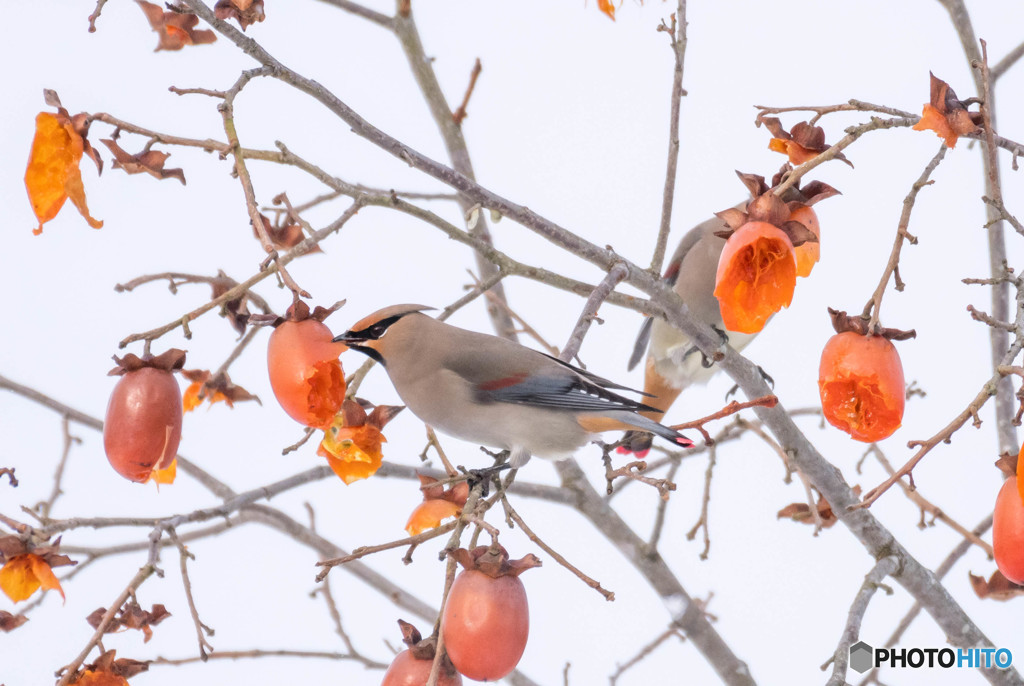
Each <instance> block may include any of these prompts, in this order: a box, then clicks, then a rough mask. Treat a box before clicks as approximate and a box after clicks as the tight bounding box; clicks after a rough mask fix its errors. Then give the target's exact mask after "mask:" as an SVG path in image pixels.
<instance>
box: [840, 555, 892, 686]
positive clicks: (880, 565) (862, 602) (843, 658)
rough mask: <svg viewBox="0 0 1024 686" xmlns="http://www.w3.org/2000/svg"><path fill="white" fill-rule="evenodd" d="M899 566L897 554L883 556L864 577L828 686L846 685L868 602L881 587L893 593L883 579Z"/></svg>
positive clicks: (847, 621)
mask: <svg viewBox="0 0 1024 686" xmlns="http://www.w3.org/2000/svg"><path fill="white" fill-rule="evenodd" d="M899 566H900V561H899V560H898V559H896V557H895V556H893V555H890V556H888V557H883V558H882V559H881V560H879V561H878V562H877V563H876V564H875V566H874V567H872V568H871V571H870V572H868V573H867V576H865V577H864V583H863V584H862V585H861V587H860V590H859V591H857V595H856V597H855V598H854V599H853V604H852V605H850V613H849V615H848V616H847V618H846V627H845V628H844V629H843V634H842V636H841V637H840V639H839V645H838V646H837V647H836V652H835V655H834V656H833V658H832V660H831V662H832V676H831V677H829V680H828V684H827V686H844V685H845V684H846V668H847V667H848V666H849V662H850V646H852V645H853V644H854V643H855V642H856V641H857V638H858V636H860V627H861V624H862V623H863V622H864V613H866V612H867V610H868V603H870V602H871V597H872V596H873V595H874V594H875V591H877V590H878V589H879V588H884V589H885V590H886V592H887V593H889V594H890V595H891V594H892V589H889V588H888V587H886V586H883V585H882V580H883V579H885V577H887V576H892V575H894V574H895V573H896V571H897V570H898V569H899ZM827 666H828V663H827V662H826V663H825V664H824V665H822V666H821V669H822V671H824V670H825V668H826V667H827Z"/></svg>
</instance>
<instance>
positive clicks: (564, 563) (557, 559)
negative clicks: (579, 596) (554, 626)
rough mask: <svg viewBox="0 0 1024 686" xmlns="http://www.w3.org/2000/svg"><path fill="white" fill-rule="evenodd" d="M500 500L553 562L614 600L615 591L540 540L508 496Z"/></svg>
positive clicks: (521, 527) (510, 514) (517, 523)
mask: <svg viewBox="0 0 1024 686" xmlns="http://www.w3.org/2000/svg"><path fill="white" fill-rule="evenodd" d="M501 502H502V505H504V507H505V512H506V514H507V515H508V516H509V517H510V518H511V519H512V521H513V522H515V523H516V525H517V526H518V527H519V528H520V529H522V531H523V533H524V534H526V537H527V538H529V539H530V540H531V541H533V542H534V543H536V544H537V545H538V546H539V547H540V549H541V550H543V551H544V552H545V553H547V554H548V555H550V556H551V557H553V558H554V559H555V562H557V563H558V564H560V565H562V566H563V567H565V568H566V569H568V570H569V571H570V572H572V573H573V574H574V575H575V576H576V577H577V578H578V579H579V580H580V581H582V582H583V583H585V584H586V585H587V586H589V587H590V588H592V589H594V590H595V591H597V592H598V593H600V594H601V595H603V596H604V599H605V600H608V601H612V600H615V593H614V592H613V591H609V590H607V589H606V588H604V587H603V586H602V585H601V582H600V581H597V580H596V579H593V578H591V577H590V576H588V575H587V574H584V573H583V572H582V571H581V570H580V569H579V567H577V566H576V565H574V564H572V563H571V562H569V561H568V560H566V559H565V557H564V556H562V555H561V554H560V553H558V551H556V550H555V549H554V548H552V547H551V546H549V545H548V544H547V543H545V542H544V541H542V540H541V538H540V537H539V536H538V535H537V534H536V533H534V531H533V529H531V528H530V527H529V526H527V525H526V522H524V521H523V518H522V517H521V516H520V515H519V513H518V512H516V510H515V508H513V507H512V505H511V504H510V503H509V502H508V498H506V497H505V496H504V495H502V497H501Z"/></svg>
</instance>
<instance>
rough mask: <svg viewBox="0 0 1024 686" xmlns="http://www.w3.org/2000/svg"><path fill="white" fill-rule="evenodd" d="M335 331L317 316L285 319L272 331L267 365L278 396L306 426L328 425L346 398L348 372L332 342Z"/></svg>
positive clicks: (275, 393) (293, 417) (295, 417)
mask: <svg viewBox="0 0 1024 686" xmlns="http://www.w3.org/2000/svg"><path fill="white" fill-rule="evenodd" d="M333 337H334V334H332V333H331V330H330V329H328V328H327V326H325V325H324V324H323V323H322V322H318V321H316V320H315V319H303V320H302V321H291V320H288V321H285V322H282V323H281V324H280V325H279V326H278V327H277V328H276V329H274V333H272V334H271V335H270V342H269V343H268V345H267V366H268V368H269V372H270V386H271V388H273V389H274V396H275V397H276V398H277V402H279V403H280V404H281V407H283V408H284V411H285V412H287V413H288V415H289V416H290V417H291V418H292V419H294V420H295V421H297V422H299V423H300V424H304V425H306V426H311V427H313V428H315V429H326V428H328V427H330V426H331V422H332V421H333V420H334V415H335V414H336V413H337V412H338V410H339V409H341V404H342V403H343V402H344V401H345V374H344V372H342V369H341V362H340V361H339V360H338V356H339V355H340V354H341V353H342V352H343V351H344V350H345V346H344V345H343V344H341V343H332V342H331V339H332V338H333Z"/></svg>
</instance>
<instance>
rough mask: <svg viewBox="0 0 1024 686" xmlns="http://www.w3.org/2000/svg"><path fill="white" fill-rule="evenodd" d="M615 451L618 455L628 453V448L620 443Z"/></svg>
mask: <svg viewBox="0 0 1024 686" xmlns="http://www.w3.org/2000/svg"><path fill="white" fill-rule="evenodd" d="M615 452H616V453H618V454H619V455H628V454H629V452H630V450H629V448H627V447H626V446H624V445H620V446H619V447H618V448H616V449H615Z"/></svg>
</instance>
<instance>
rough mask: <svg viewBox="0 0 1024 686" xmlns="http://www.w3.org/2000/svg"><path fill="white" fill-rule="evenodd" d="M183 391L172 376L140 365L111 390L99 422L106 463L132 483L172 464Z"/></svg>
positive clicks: (125, 375) (175, 449)
mask: <svg viewBox="0 0 1024 686" xmlns="http://www.w3.org/2000/svg"><path fill="white" fill-rule="evenodd" d="M181 418H182V404H181V389H180V388H179V387H178V382H177V380H176V379H175V378H174V375H173V374H171V372H169V371H165V370H163V369H156V368H153V367H142V368H141V369H137V370H135V371H131V372H127V373H126V374H124V376H122V377H121V379H120V380H119V381H118V382H117V385H116V386H114V391H113V393H111V395H110V401H109V402H108V403H107V416H106V420H105V421H104V423H103V447H104V449H105V450H106V453H107V459H108V460H109V461H110V465H111V466H112V467H113V468H114V469H115V470H116V471H117V473H118V474H120V475H121V476H123V477H124V478H126V479H129V480H131V481H138V482H144V481H147V480H149V477H150V474H151V473H152V472H153V471H154V470H160V469H166V468H167V467H169V466H170V465H171V463H172V462H173V461H174V456H175V455H176V454H177V452H178V443H179V442H180V441H181Z"/></svg>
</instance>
